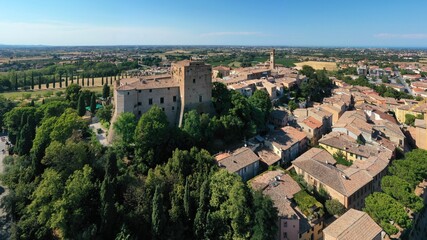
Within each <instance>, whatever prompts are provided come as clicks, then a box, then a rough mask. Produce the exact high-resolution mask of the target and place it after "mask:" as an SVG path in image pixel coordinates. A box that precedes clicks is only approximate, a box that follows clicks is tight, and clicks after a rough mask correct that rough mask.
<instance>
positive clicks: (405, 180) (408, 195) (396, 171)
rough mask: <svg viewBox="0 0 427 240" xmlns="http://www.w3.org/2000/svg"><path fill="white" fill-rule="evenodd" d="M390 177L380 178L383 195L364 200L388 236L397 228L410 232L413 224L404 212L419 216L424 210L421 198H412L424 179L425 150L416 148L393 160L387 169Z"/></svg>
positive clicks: (426, 166) (425, 169)
mask: <svg viewBox="0 0 427 240" xmlns="http://www.w3.org/2000/svg"><path fill="white" fill-rule="evenodd" d="M389 171H390V175H388V176H385V177H383V179H382V180H381V188H382V190H383V192H377V193H373V194H371V195H369V196H368V197H367V198H366V200H365V209H364V211H366V212H367V213H368V214H369V215H370V216H371V217H372V218H373V219H374V220H375V221H376V222H377V223H379V224H380V225H381V227H382V228H383V229H384V230H385V231H386V232H387V233H388V234H390V235H391V234H395V233H397V232H398V229H397V228H396V226H395V225H394V224H397V225H398V226H400V227H402V228H407V229H410V228H411V226H412V221H411V219H410V218H409V216H408V213H407V212H406V211H405V209H410V210H411V212H413V213H419V212H421V210H422V209H423V207H424V205H423V200H422V198H420V197H418V196H416V195H415V193H414V191H415V187H416V186H417V185H418V184H419V183H420V182H421V181H423V179H426V178H427V151H425V150H421V149H415V150H413V151H411V152H409V153H407V154H406V155H405V158H404V159H402V160H396V161H394V162H393V163H392V165H391V166H390V168H389Z"/></svg>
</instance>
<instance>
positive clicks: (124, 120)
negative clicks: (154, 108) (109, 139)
mask: <svg viewBox="0 0 427 240" xmlns="http://www.w3.org/2000/svg"><path fill="white" fill-rule="evenodd" d="M136 125H137V120H136V117H135V115H134V114H133V113H130V112H124V113H121V114H120V115H119V116H118V117H117V120H116V121H115V122H114V124H113V128H114V130H115V131H116V134H117V136H119V137H120V139H121V141H123V143H124V145H129V144H131V143H133V142H134V136H135V129H136Z"/></svg>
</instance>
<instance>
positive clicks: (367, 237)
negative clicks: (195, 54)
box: [323, 209, 383, 240]
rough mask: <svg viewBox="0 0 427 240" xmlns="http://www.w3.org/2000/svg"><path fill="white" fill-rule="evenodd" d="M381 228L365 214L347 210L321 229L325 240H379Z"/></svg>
mask: <svg viewBox="0 0 427 240" xmlns="http://www.w3.org/2000/svg"><path fill="white" fill-rule="evenodd" d="M382 232H383V230H382V228H381V227H380V226H379V225H378V224H377V223H376V222H375V221H374V220H373V219H372V218H371V217H370V216H369V215H368V214H367V213H365V212H362V211H358V210H355V209H349V210H348V211H347V212H346V213H344V214H343V215H342V216H341V217H339V218H338V219H337V220H335V221H334V222H333V223H332V224H331V225H329V226H328V227H326V228H325V229H323V234H324V239H325V240H361V239H363V240H381V239H383V238H382Z"/></svg>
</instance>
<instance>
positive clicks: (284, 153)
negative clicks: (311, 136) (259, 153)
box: [264, 126, 308, 165]
mask: <svg viewBox="0 0 427 240" xmlns="http://www.w3.org/2000/svg"><path fill="white" fill-rule="evenodd" d="M307 143H308V139H307V135H306V134H305V133H304V132H302V131H300V130H298V129H296V128H294V127H291V126H286V127H284V128H281V129H278V130H274V131H273V132H272V133H271V134H269V135H268V136H266V138H265V140H264V145H265V147H267V148H268V149H270V150H271V151H273V152H274V153H275V154H276V155H278V156H279V157H280V162H278V163H279V164H281V165H289V164H290V162H291V161H292V160H294V159H295V158H296V157H298V156H299V155H300V154H301V153H303V152H305V151H306V150H307V145H308V144H307Z"/></svg>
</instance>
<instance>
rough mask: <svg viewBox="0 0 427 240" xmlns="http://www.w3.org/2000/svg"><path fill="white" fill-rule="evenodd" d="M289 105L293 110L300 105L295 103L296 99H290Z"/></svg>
mask: <svg viewBox="0 0 427 240" xmlns="http://www.w3.org/2000/svg"><path fill="white" fill-rule="evenodd" d="M288 106H289V110H290V111H291V112H293V111H294V110H295V109H297V108H298V105H297V104H296V103H295V101H294V100H291V101H289V103H288Z"/></svg>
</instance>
